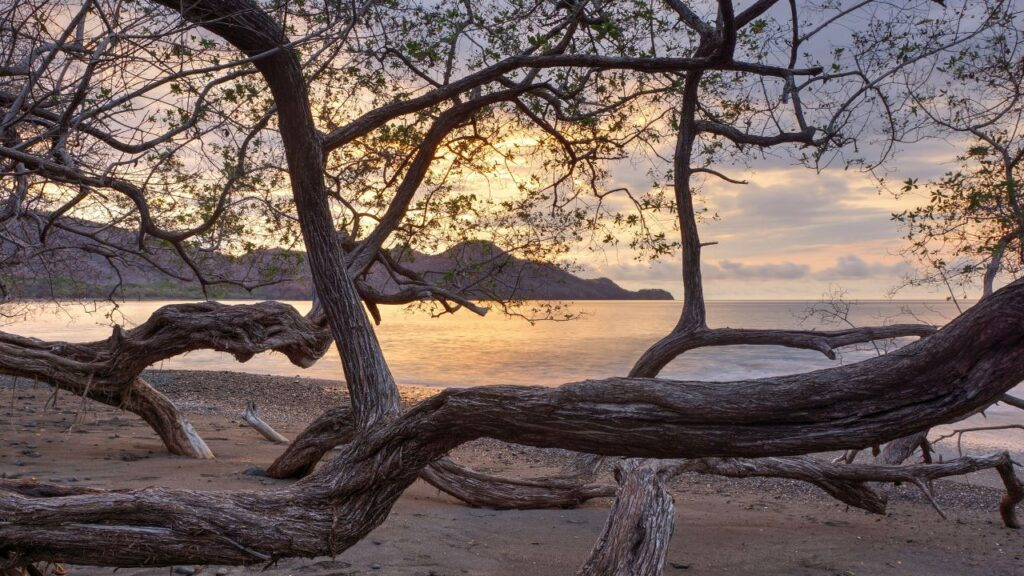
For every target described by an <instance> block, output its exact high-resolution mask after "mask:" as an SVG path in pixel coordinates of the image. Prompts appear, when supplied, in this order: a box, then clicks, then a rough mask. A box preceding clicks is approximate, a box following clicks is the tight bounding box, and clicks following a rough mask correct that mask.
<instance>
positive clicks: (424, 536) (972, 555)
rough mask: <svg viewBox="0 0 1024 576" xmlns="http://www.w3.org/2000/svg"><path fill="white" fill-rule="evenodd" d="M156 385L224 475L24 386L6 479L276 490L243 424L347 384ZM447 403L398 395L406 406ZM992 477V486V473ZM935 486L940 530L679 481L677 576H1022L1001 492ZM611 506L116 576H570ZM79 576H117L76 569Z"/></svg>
mask: <svg viewBox="0 0 1024 576" xmlns="http://www.w3.org/2000/svg"><path fill="white" fill-rule="evenodd" d="M146 377H147V379H148V380H149V381H150V382H151V383H153V384H154V385H155V386H156V387H157V388H158V389H160V390H161V391H162V392H163V393H165V394H166V395H167V396H168V397H170V398H171V399H172V400H174V401H175V402H176V403H177V405H178V406H179V407H181V408H182V409H183V410H184V411H185V412H186V413H187V414H188V416H189V418H190V420H191V421H192V423H193V424H194V425H195V427H196V428H197V430H198V431H199V432H200V434H202V436H203V437H204V438H205V440H206V441H207V443H208V444H209V446H210V448H211V449H212V450H213V451H214V453H215V454H216V455H217V459H216V460H212V461H197V460H189V459H186V458H180V457H176V456H172V455H169V454H167V453H166V452H165V451H164V450H163V447H162V445H161V443H160V442H159V440H158V439H157V437H156V435H155V434H153V433H152V431H151V430H150V429H149V428H148V427H147V426H146V425H145V424H144V423H143V422H142V421H141V420H140V419H139V418H137V417H136V416H134V415H133V414H130V413H125V412H119V411H117V410H114V409H111V408H108V407H105V406H101V405H98V404H95V403H91V402H86V401H83V400H82V399H80V398H77V397H75V396H72V395H70V394H67V393H60V394H57V395H56V397H54V395H53V391H52V389H50V388H49V387H48V386H44V385H41V384H33V383H32V382H28V381H24V380H22V381H19V382H14V381H12V380H10V379H5V380H3V381H2V382H0V406H2V408H0V412H2V414H3V417H2V419H0V474H2V475H5V476H6V477H15V478H37V479H39V480H40V481H48V482H62V483H63V482H67V483H77V484H80V485H87V486H94V487H103V488H141V487H147V486H157V485H159V486H168V487H177V488H191V489H199V490H228V489H254V490H258V489H260V488H263V487H265V486H269V485H273V484H275V483H277V482H280V481H277V480H271V479H268V478H265V477H261V476H259V475H257V474H254V473H253V472H254V470H255V469H258V468H262V467H265V466H267V465H268V464H269V463H270V462H271V461H273V459H274V458H275V457H276V456H277V455H278V454H280V452H281V450H282V448H281V447H280V446H277V445H274V444H271V443H270V442H267V441H265V440H263V439H262V438H261V437H260V436H259V435H258V434H257V433H256V432H255V431H254V430H252V429H251V428H249V427H248V426H246V425H245V424H243V423H242V422H241V419H240V418H239V414H240V413H241V411H242V408H243V407H244V406H245V404H246V402H248V401H249V400H250V399H254V400H256V402H257V404H258V406H259V409H260V413H261V415H262V416H263V417H264V418H265V419H266V420H267V421H268V422H270V423H271V424H273V425H274V426H275V428H277V429H278V430H279V431H281V432H282V433H284V434H285V435H286V436H289V437H294V436H295V435H296V434H297V433H298V432H299V431H300V430H302V428H303V427H304V425H305V424H306V423H307V422H308V421H310V420H311V419H312V418H314V417H315V416H316V415H317V414H319V413H320V412H321V411H322V410H323V409H324V407H326V406H327V405H329V404H330V403H333V402H341V401H345V399H344V398H343V394H344V392H343V388H342V387H341V384H340V383H338V382H331V381H326V380H314V379H308V378H287V377H277V376H255V375H250V374H240V373H233V372H198V371H197V372H184V371H151V372H148V373H147V374H146ZM436 391H437V389H432V388H417V387H403V396H404V399H405V400H406V402H408V403H412V402H415V401H417V400H419V399H422V398H424V397H426V396H428V395H430V394H432V393H434V392H436ZM454 457H455V459H456V460H457V461H459V462H461V463H464V464H467V465H470V466H472V467H475V468H477V469H480V470H482V471H487V472H492V473H502V474H509V475H517V476H524V477H529V476H540V475H544V474H548V473H553V472H559V471H560V466H561V463H562V462H563V460H564V459H563V458H561V457H560V455H559V454H557V453H551V452H548V451H543V450H537V449H532V448H524V447H519V446H509V445H502V444H499V443H495V442H489V441H478V442H474V443H472V444H469V445H466V446H464V447H462V448H460V449H459V450H458V451H457V452H456V453H455V454H454ZM991 474H992V475H994V474H995V473H994V472H991ZM970 482H971V484H967V483H964V482H963V481H942V482H939V483H937V485H936V489H937V492H938V494H937V496H938V498H937V500H938V503H939V504H940V506H941V507H942V508H943V510H944V512H945V513H946V515H947V519H943V518H942V517H941V516H939V515H938V514H937V513H936V512H935V511H934V510H933V509H932V507H931V506H930V505H929V504H928V503H927V501H926V500H925V499H924V498H923V497H922V496H921V495H920V494H919V493H918V492H917V490H916V489H915V488H912V487H906V486H903V487H899V488H897V489H896V490H895V495H894V498H893V499H892V501H891V502H890V505H889V512H888V514H887V515H886V516H877V515H870V514H867V513H864V512H863V511H860V510H854V509H849V508H847V507H846V506H845V505H843V504H840V503H838V502H836V501H834V500H831V499H830V498H828V497H827V496H826V495H824V493H822V492H820V491H819V490H818V489H817V488H815V487H813V486H810V485H806V484H802V483H796V482H789V481H780V480H760V479H755V480H729V479H724V478H718V477H706V476H697V475H685V476H681V477H679V478H678V479H677V480H676V481H674V483H673V486H672V488H673V493H674V495H675V500H676V511H677V521H676V533H675V535H674V537H673V540H672V544H671V549H670V552H669V555H668V561H669V565H668V566H667V568H666V573H667V574H680V575H719V574H722V575H724V574H759V575H768V574H780V575H781V574H794V575H805V574H806V575H886V574H892V575H922V576H923V575H945V574H948V575H1013V574H1024V531H1014V530H1008V529H1006V528H1003V526H1002V524H1001V522H1000V521H999V516H998V513H997V511H996V505H997V502H998V499H999V496H1000V494H1001V491H1000V490H997V489H995V488H992V487H990V486H985V485H981V484H982V483H980V482H976V481H975V480H973V479H971V480H970ZM609 503H610V500H609V499H598V500H594V501H591V502H588V503H587V504H586V505H584V506H582V507H580V508H578V509H572V510H562V509H559V510H534V511H493V510H486V509H478V508H470V507H468V506H465V505H463V504H461V503H459V502H458V501H456V500H454V499H452V498H450V497H448V496H446V495H444V494H439V493H438V491H437V490H435V489H434V488H432V487H430V486H428V485H426V484H424V483H422V482H417V483H416V484H414V485H413V486H412V487H411V488H410V489H409V490H408V491H407V492H406V493H405V495H404V496H403V497H402V498H401V499H400V500H399V502H398V504H397V505H396V506H395V508H394V510H393V511H392V513H391V515H390V517H389V518H388V519H387V521H386V522H385V523H384V524H383V525H382V526H381V527H379V528H378V529H377V530H376V531H374V532H373V533H372V534H371V535H370V536H369V537H368V538H366V539H365V540H363V541H362V542H360V543H359V544H358V545H357V546H355V547H353V548H352V549H350V550H348V551H346V552H344V553H343V554H341V555H339V556H338V557H336V558H316V559H302V560H295V559H292V560H285V561H281V562H279V563H277V564H275V565H273V566H270V567H268V568H266V569H265V570H264V569H263V567H261V566H255V567H245V568H243V567H217V566H181V567H175V568H150V569H132V570H123V569H122V570H118V571H117V573H118V574H131V575H134V574H169V573H172V574H190V573H201V574H250V573H252V574H255V573H266V574H272V575H285V574H314V575H342V574H396V575H430V574H434V575H457V574H507V575H520V574H522V573H524V571H529V573H530V574H531V576H547V575H556V574H558V575H562V574H572V573H574V571H575V570H576V568H577V567H578V566H579V564H580V563H581V562H582V561H583V560H584V559H585V558H586V556H587V553H588V552H589V550H590V548H591V546H592V545H593V543H594V541H595V539H596V537H597V535H598V533H599V531H600V529H601V526H602V524H603V522H604V520H605V517H606V514H607V509H608V505H609ZM68 568H69V569H70V572H71V574H88V575H92V574H112V573H113V571H112V570H111V569H100V568H90V567H75V566H71V567H68Z"/></svg>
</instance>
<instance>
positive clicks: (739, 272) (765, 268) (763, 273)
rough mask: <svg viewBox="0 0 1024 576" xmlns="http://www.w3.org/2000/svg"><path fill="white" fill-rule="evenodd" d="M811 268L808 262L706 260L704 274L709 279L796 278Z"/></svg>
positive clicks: (802, 275)
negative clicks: (763, 262) (748, 262)
mask: <svg viewBox="0 0 1024 576" xmlns="http://www.w3.org/2000/svg"><path fill="white" fill-rule="evenodd" d="M810 270H811V267H810V266H807V265H806V264H795V263H793V262H781V263H778V264H774V263H770V264H745V263H743V262H735V261H732V260H721V261H719V262H705V263H704V265H703V266H702V267H701V273H702V275H703V276H704V277H705V278H707V279H709V280H727V279H728V280H795V279H798V278H803V277H804V276H806V275H807V274H808V273H809V272H810Z"/></svg>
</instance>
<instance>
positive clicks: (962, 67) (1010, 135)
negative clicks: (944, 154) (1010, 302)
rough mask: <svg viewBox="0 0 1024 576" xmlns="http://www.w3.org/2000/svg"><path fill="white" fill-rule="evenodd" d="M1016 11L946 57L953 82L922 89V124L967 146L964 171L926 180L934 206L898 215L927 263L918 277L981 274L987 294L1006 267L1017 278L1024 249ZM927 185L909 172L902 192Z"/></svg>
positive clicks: (965, 280) (964, 278)
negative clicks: (995, 29) (997, 29)
mask: <svg viewBox="0 0 1024 576" xmlns="http://www.w3.org/2000/svg"><path fill="white" fill-rule="evenodd" d="M1007 17H1008V18H1009V20H1008V21H1007V26H1005V28H1002V31H1001V33H1000V34H998V35H993V36H992V37H990V38H986V42H985V43H984V44H983V45H982V46H980V47H977V48H975V49H972V50H962V51H960V52H958V53H955V54H952V55H950V57H949V58H948V59H947V60H946V61H944V62H942V68H941V70H942V72H943V73H944V75H943V80H944V81H943V82H939V83H937V84H938V85H937V86H934V87H929V89H927V90H920V92H919V93H918V94H917V95H915V99H914V113H915V116H918V117H919V118H920V120H918V121H917V123H918V124H919V126H920V128H919V129H920V130H922V131H924V130H927V131H931V132H935V133H938V134H940V135H942V136H944V137H946V138H949V139H952V140H953V141H954V142H955V143H956V144H957V145H962V146H966V151H965V152H963V153H962V154H960V155H959V156H958V157H957V161H958V163H959V168H958V169H957V170H955V171H950V172H947V173H946V174H944V175H943V176H942V177H940V178H938V179H936V180H934V181H932V182H929V183H927V184H926V185H925V190H926V191H927V194H928V197H927V203H926V204H924V205H922V206H920V207H917V208H914V209H911V210H906V211H903V212H901V213H899V214H895V215H894V218H895V219H896V220H897V221H899V222H900V223H901V224H903V225H904V226H905V227H906V230H907V239H908V240H909V241H910V242H911V249H910V255H911V256H912V257H914V258H916V259H917V260H918V261H919V262H921V264H923V265H924V277H922V278H921V279H919V282H923V283H936V282H941V283H945V284H950V283H952V284H956V285H958V286H960V287H967V286H970V285H971V284H973V283H974V282H976V281H977V279H978V278H979V277H980V278H981V283H982V294H983V295H984V296H988V295H990V294H991V293H992V291H993V286H994V283H995V281H996V279H997V277H998V276H999V274H1000V272H1005V273H1006V275H1008V276H1010V277H1011V278H1016V277H1017V276H1018V274H1019V272H1020V269H1021V254H1022V253H1024V252H1022V247H1021V237H1022V233H1024V227H1022V223H1024V213H1022V212H1021V206H1020V200H1019V196H1020V181H1021V170H1022V161H1024V144H1022V143H1021V129H1022V128H1024V126H1022V120H1024V103H1022V98H1024V59H1022V56H1021V49H1022V37H1021V32H1020V26H1019V21H1018V20H1016V19H1014V18H1013V16H1012V15H1007ZM919 187H920V184H919V183H918V180H917V179H914V178H910V179H907V180H906V181H905V182H904V183H903V186H902V189H901V191H900V192H901V193H903V194H906V193H910V192H912V191H915V190H917V189H918V188H919Z"/></svg>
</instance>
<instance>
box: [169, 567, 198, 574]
mask: <svg viewBox="0 0 1024 576" xmlns="http://www.w3.org/2000/svg"><path fill="white" fill-rule="evenodd" d="M174 573H175V574H184V575H185V576H190V575H191V574H195V573H196V569H195V568H193V567H192V566H175V567H174Z"/></svg>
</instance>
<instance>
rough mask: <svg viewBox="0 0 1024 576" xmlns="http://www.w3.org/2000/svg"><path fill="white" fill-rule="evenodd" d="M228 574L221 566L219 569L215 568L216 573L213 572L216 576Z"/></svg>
mask: <svg viewBox="0 0 1024 576" xmlns="http://www.w3.org/2000/svg"><path fill="white" fill-rule="evenodd" d="M228 572H229V570H228V569H227V568H224V567H223V566H221V567H220V568H217V571H216V572H214V574H216V575H217V576H225V575H226V574H227V573H228Z"/></svg>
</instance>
